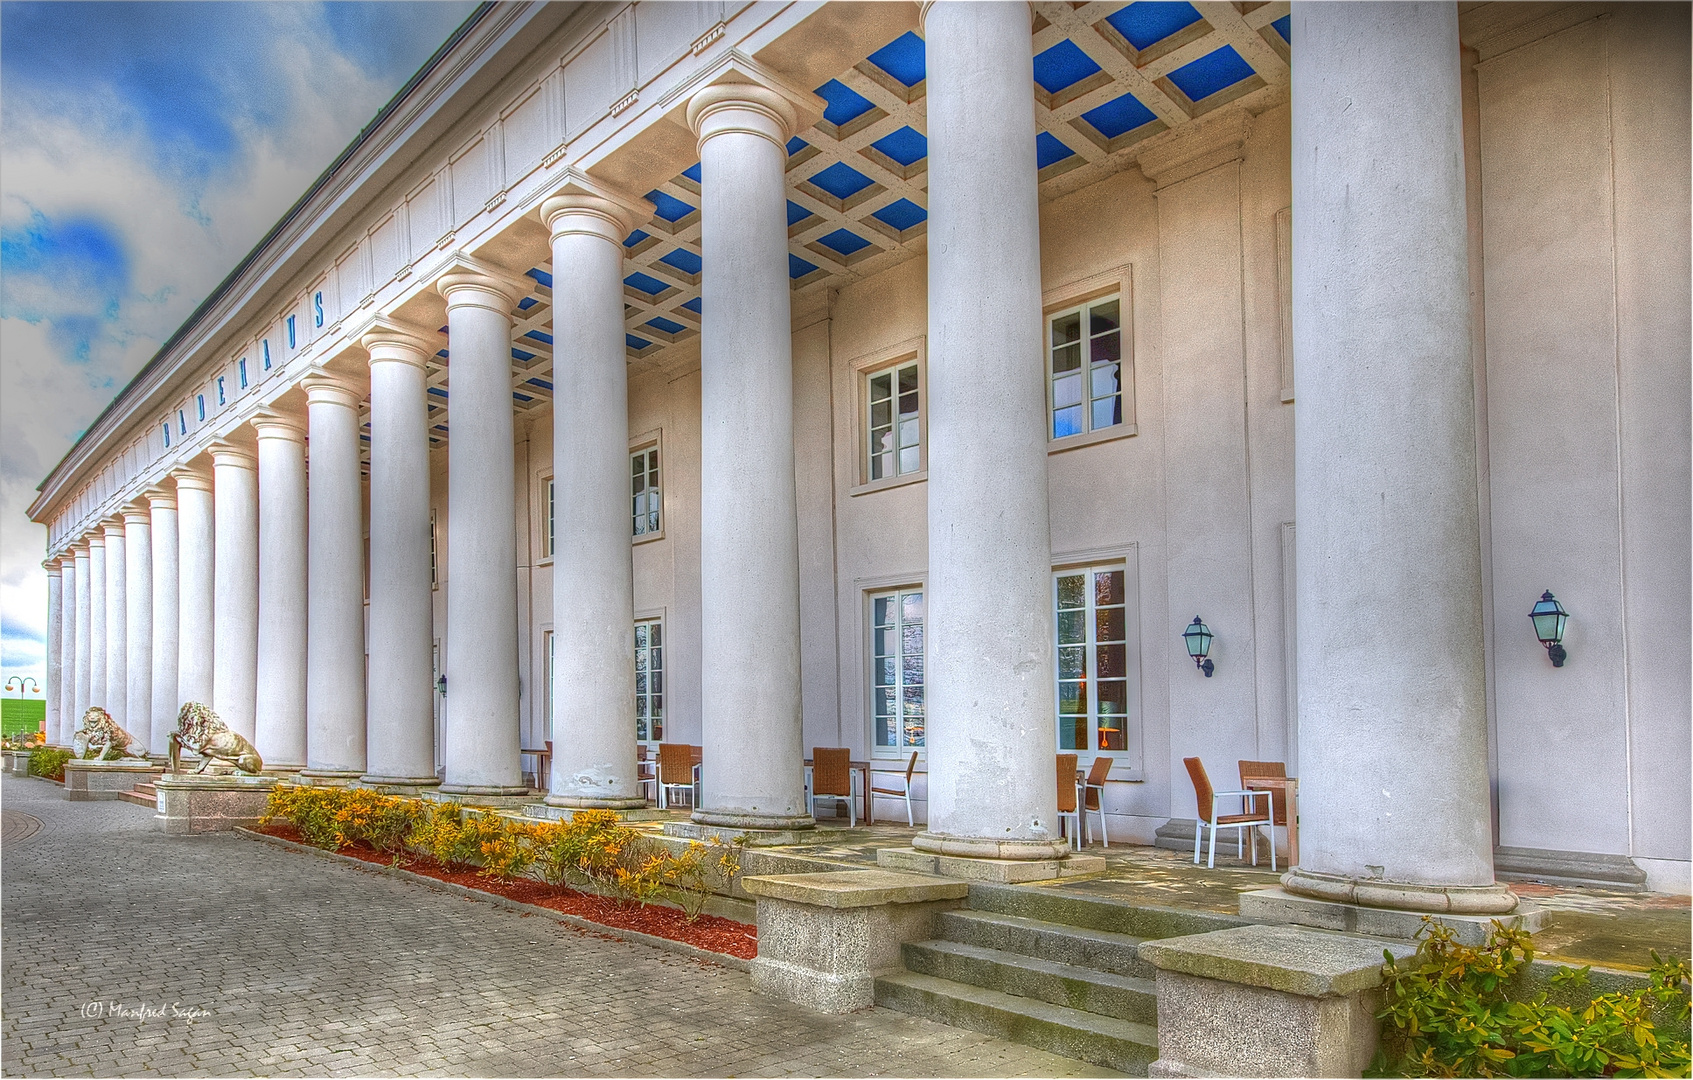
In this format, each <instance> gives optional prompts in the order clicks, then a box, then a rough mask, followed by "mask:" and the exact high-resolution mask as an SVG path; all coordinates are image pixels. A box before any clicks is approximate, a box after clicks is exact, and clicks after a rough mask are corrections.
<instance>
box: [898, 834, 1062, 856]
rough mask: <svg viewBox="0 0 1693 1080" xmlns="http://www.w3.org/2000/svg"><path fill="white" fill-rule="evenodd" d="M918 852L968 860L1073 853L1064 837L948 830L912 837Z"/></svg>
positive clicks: (912, 843) (912, 844) (913, 845)
mask: <svg viewBox="0 0 1693 1080" xmlns="http://www.w3.org/2000/svg"><path fill="white" fill-rule="evenodd" d="M911 846H912V847H914V848H916V849H917V850H918V851H927V852H929V853H931V854H934V855H953V856H959V857H962V858H966V859H1012V860H1019V859H1024V860H1029V861H1031V862H1032V861H1038V860H1046V859H1062V858H1064V857H1065V856H1066V855H1068V854H1069V853H1070V845H1069V844H1068V843H1067V842H1066V841H1064V840H1063V839H1062V838H1059V839H1053V840H993V839H988V838H986V837H979V836H949V835H947V834H945V833H932V832H920V833H918V834H917V835H916V836H915V837H913V838H912V840H911Z"/></svg>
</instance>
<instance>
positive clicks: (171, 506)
mask: <svg viewBox="0 0 1693 1080" xmlns="http://www.w3.org/2000/svg"><path fill="white" fill-rule="evenodd" d="M147 501H148V503H149V505H150V506H151V509H152V515H153V516H152V523H153V537H152V539H153V734H152V737H151V738H149V739H148V740H147V751H148V753H151V754H168V753H169V752H170V733H171V732H173V731H175V730H176V713H177V708H178V706H179V705H180V704H181V703H180V701H179V700H178V698H177V696H176V679H177V671H178V663H179V658H178V655H177V641H178V635H179V633H180V632H181V626H180V623H179V620H180V618H181V616H180V614H179V611H178V599H179V592H178V590H179V588H180V584H179V579H180V573H181V571H180V563H179V561H178V557H177V521H176V493H175V492H174V491H172V490H171V489H169V488H154V489H153V490H151V491H149V492H148V493H147Z"/></svg>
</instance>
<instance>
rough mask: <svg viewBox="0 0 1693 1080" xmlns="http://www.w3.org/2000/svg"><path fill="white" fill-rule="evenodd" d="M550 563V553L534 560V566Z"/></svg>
mask: <svg viewBox="0 0 1693 1080" xmlns="http://www.w3.org/2000/svg"><path fill="white" fill-rule="evenodd" d="M552 564H553V556H551V555H543V556H542V557H541V558H539V559H536V560H535V565H536V566H551V565H552Z"/></svg>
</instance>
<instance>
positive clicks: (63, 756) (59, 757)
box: [29, 746, 76, 784]
mask: <svg viewBox="0 0 1693 1080" xmlns="http://www.w3.org/2000/svg"><path fill="white" fill-rule="evenodd" d="M75 756H76V754H75V752H73V751H70V750H65V749H62V748H59V747H53V746H44V747H41V748H40V749H38V750H32V751H30V754H29V775H31V776H42V777H46V778H47V779H48V780H57V781H59V782H60V783H61V784H62V783H64V782H65V762H67V761H69V760H70V759H71V758H73V757H75Z"/></svg>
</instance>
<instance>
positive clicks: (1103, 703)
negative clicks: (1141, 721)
mask: <svg viewBox="0 0 1693 1080" xmlns="http://www.w3.org/2000/svg"><path fill="white" fill-rule="evenodd" d="M1094 693H1095V694H1097V695H1098V697H1099V715H1100V717H1101V720H1100V723H1104V717H1105V716H1107V715H1111V716H1122V715H1124V714H1125V713H1127V712H1128V711H1129V684H1128V683H1127V682H1125V681H1124V680H1122V679H1107V680H1102V681H1101V682H1099V683H1098V685H1096V686H1095V687H1094Z"/></svg>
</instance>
